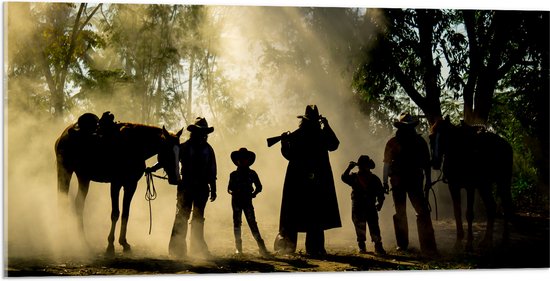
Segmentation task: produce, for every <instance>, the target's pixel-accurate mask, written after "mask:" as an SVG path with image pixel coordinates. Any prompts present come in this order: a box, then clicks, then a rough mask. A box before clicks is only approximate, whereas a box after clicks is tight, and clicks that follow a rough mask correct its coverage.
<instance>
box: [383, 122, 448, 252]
mask: <svg viewBox="0 0 550 281" xmlns="http://www.w3.org/2000/svg"><path fill="white" fill-rule="evenodd" d="M417 125H418V120H415V119H413V117H412V116H411V115H410V114H409V113H402V114H401V115H400V117H399V120H398V121H396V122H394V126H395V127H396V128H397V132H396V133H395V136H394V137H392V138H391V139H390V140H389V141H388V142H387V143H386V147H385V150H384V175H383V180H382V181H383V185H384V188H385V189H386V190H387V189H388V177H389V178H390V181H391V185H392V196H393V202H394V205H395V215H394V216H393V224H394V229H395V238H396V240H397V249H398V250H403V251H406V250H407V249H408V247H409V229H408V225H407V209H406V207H407V195H408V196H409V200H410V201H411V204H412V206H413V207H414V209H415V211H416V226H417V229H418V238H419V240H420V249H421V251H422V253H423V254H425V255H435V254H437V247H436V243H435V235H434V229H433V226H432V220H431V217H430V210H429V206H428V199H427V198H426V197H425V195H424V194H425V192H424V191H427V190H429V189H430V188H431V167H430V152H429V150H428V145H427V144H426V141H425V140H424V139H423V138H422V137H421V136H420V135H418V134H417V133H416V129H415V127H416V126H417ZM424 182H425V183H424ZM423 184H424V190H423V189H422V187H423Z"/></svg>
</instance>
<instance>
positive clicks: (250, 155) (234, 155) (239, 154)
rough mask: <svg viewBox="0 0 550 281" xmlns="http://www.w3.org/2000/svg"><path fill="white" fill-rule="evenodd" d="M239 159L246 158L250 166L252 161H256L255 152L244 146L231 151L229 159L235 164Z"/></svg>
mask: <svg viewBox="0 0 550 281" xmlns="http://www.w3.org/2000/svg"><path fill="white" fill-rule="evenodd" d="M240 159H247V160H248V165H249V166H250V165H252V164H253V163H254V161H256V154H255V153H254V152H252V151H250V150H248V149H246V148H244V147H243V148H241V149H239V150H237V151H233V152H231V161H233V163H234V164H235V165H237V161H239V160H240Z"/></svg>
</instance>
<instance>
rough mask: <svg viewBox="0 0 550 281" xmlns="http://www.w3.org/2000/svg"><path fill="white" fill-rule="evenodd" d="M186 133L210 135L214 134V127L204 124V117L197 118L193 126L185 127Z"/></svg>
mask: <svg viewBox="0 0 550 281" xmlns="http://www.w3.org/2000/svg"><path fill="white" fill-rule="evenodd" d="M187 131H189V132H192V133H193V132H197V133H203V134H210V133H212V132H214V127H208V122H206V119H205V118H204V117H197V119H195V124H191V125H189V126H187Z"/></svg>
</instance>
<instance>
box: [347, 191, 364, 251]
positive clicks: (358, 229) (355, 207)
mask: <svg viewBox="0 0 550 281" xmlns="http://www.w3.org/2000/svg"><path fill="white" fill-rule="evenodd" d="M351 221H352V222H353V226H354V227H355V234H356V236H357V245H358V246H359V252H360V253H366V252H367V246H366V244H365V242H366V241H367V223H366V222H367V221H366V217H365V210H364V208H361V206H360V203H359V202H357V201H352V205H351Z"/></svg>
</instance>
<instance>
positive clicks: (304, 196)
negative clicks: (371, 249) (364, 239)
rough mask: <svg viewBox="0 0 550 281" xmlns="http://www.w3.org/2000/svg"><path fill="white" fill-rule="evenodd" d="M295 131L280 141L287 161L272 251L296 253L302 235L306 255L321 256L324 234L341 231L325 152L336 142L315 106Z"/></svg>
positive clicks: (308, 111) (309, 107)
mask: <svg viewBox="0 0 550 281" xmlns="http://www.w3.org/2000/svg"><path fill="white" fill-rule="evenodd" d="M298 118H301V119H302V120H301V123H300V126H299V128H298V129H297V130H296V131H294V132H292V133H289V134H286V135H285V136H284V137H283V138H282V139H281V153H282V155H283V156H284V157H285V158H286V159H287V160H288V167H287V171H286V176H285V182H284V186H283V198H282V203H281V214H280V223H279V234H278V235H277V238H276V240H275V251H277V252H281V253H285V254H287V253H293V252H295V251H296V242H297V239H298V232H305V233H306V241H305V244H306V245H305V246H306V252H307V254H309V255H313V256H318V255H325V254H326V249H325V234H324V231H325V230H327V229H331V228H337V227H341V226H342V224H341V221H340V213H339V210H338V201H337V198H336V190H335V187H334V179H333V175H332V169H331V166H330V161H329V155H328V152H329V151H335V150H336V149H337V148H338V145H339V144H340V141H339V140H338V138H337V137H336V135H335V134H334V132H333V131H332V129H331V128H330V126H329V124H328V120H327V119H326V118H324V117H322V116H320V115H319V110H318V109H317V106H316V105H308V106H307V107H306V111H305V115H302V116H298Z"/></svg>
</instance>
